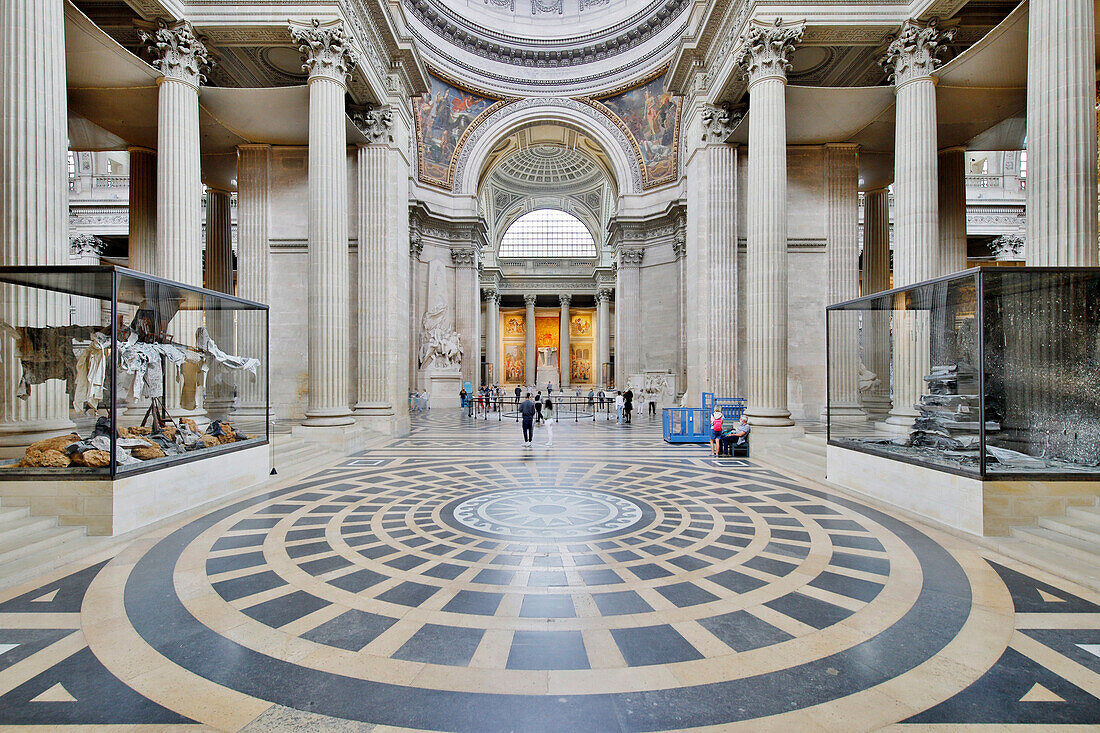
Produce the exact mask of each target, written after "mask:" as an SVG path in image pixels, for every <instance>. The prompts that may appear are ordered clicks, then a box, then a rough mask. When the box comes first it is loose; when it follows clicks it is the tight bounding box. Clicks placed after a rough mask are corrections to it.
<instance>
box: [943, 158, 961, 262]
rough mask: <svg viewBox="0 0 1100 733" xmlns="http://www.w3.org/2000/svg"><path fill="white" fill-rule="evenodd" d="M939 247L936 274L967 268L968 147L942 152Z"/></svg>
mask: <svg viewBox="0 0 1100 733" xmlns="http://www.w3.org/2000/svg"><path fill="white" fill-rule="evenodd" d="M938 175H939V215H940V249H939V271H938V272H937V275H950V274H951V273H954V272H960V271H962V270H965V269H966V148H963V147H957V148H948V149H947V150H941V151H940V155H939V173H938Z"/></svg>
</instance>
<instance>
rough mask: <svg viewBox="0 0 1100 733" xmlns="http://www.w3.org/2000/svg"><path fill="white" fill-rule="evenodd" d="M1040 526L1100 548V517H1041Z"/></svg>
mask: <svg viewBox="0 0 1100 733" xmlns="http://www.w3.org/2000/svg"><path fill="white" fill-rule="evenodd" d="M1039 526H1040V527H1042V528H1043V529H1049V530H1050V531H1052V532H1058V533H1060V534H1064V535H1066V536H1068V537H1075V538H1076V539H1079V540H1083V541H1085V542H1091V543H1093V545H1094V546H1095V547H1097V548H1100V516H1096V517H1090V518H1088V519H1082V518H1079V517H1068V516H1067V517H1039Z"/></svg>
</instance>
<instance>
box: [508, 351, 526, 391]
mask: <svg viewBox="0 0 1100 733" xmlns="http://www.w3.org/2000/svg"><path fill="white" fill-rule="evenodd" d="M526 371H527V345H526V344H505V346H504V383H505V384H525V383H526V382H527V374H526Z"/></svg>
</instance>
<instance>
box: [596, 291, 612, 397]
mask: <svg viewBox="0 0 1100 733" xmlns="http://www.w3.org/2000/svg"><path fill="white" fill-rule="evenodd" d="M596 361H597V364H596V369H597V371H598V373H597V375H596V379H595V381H596V382H597V383H599V384H601V385H603V386H604V387H606V386H608V385H607V384H605V382H606V381H607V380H605V379H604V364H607V363H609V362H610V361H611V291H610V290H600V292H599V293H597V295H596Z"/></svg>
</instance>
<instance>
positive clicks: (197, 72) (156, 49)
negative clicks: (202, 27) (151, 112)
mask: <svg viewBox="0 0 1100 733" xmlns="http://www.w3.org/2000/svg"><path fill="white" fill-rule="evenodd" d="M138 36H140V38H141V42H142V43H144V44H145V47H146V49H148V51H149V53H150V54H152V56H153V61H152V65H153V67H154V68H155V69H156V70H157V71H159V72H160V73H161V74H164V76H165V78H167V79H176V80H178V81H183V82H187V83H188V84H191V85H192V86H196V87H197V86H199V85H200V84H202V83H203V82H205V81H206V76H205V75H204V74H203V72H204V71H206V70H207V69H209V68H210V67H211V66H212V65H213V62H212V61H211V60H210V55H209V52H208V51H207V50H206V45H205V44H204V43H203V42H202V40H201V39H200V38H199V37H198V36H197V35H196V34H195V29H194V27H192V25H191V24H190V23H188V22H187V21H186V20H181V21H178V22H176V23H169V22H168V21H166V20H164V19H158V20H157V23H156V26H155V27H153V26H150V27H149V28H147V29H145V30H139V31H138Z"/></svg>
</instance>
